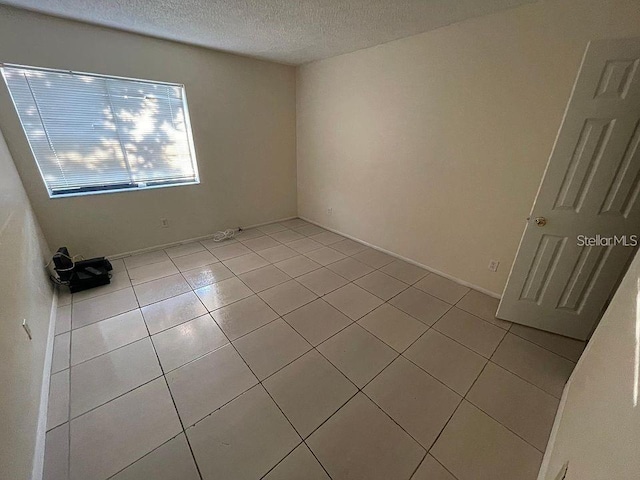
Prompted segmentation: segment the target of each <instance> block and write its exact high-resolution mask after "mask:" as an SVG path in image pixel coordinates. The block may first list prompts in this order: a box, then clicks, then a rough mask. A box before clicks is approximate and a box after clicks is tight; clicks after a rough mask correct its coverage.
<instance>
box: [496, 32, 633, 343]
mask: <svg viewBox="0 0 640 480" xmlns="http://www.w3.org/2000/svg"><path fill="white" fill-rule="evenodd" d="M639 64H640V39H624V40H603V41H595V42H591V43H590V44H589V46H588V47H587V51H586V52H585V55H584V58H583V61H582V65H581V67H580V71H579V74H578V78H577V79H576V82H575V84H574V88H573V92H572V95H571V98H570V100H569V103H568V105H567V108H566V110H565V115H564V119H563V121H562V125H561V127H560V130H559V132H558V135H557V137H556V142H555V145H554V147H553V151H552V153H551V156H550V157H549V162H548V164H547V168H546V170H545V174H544V177H543V180H542V183H541V184H540V188H539V190H538V194H537V197H536V200H535V202H534V205H533V208H532V211H531V216H530V219H529V220H528V222H527V224H526V226H525V230H524V233H523V236H522V240H521V242H520V246H519V248H518V253H517V255H516V259H515V261H514V264H513V266H512V269H511V273H510V275H509V279H508V281H507V286H506V287H505V291H504V294H503V296H502V300H501V302H500V306H499V307H498V313H497V316H498V317H499V318H502V319H505V320H509V321H512V322H516V323H522V324H524V325H529V326H532V327H535V328H540V329H544V330H549V331H552V332H555V333H560V334H562V335H567V336H571V337H575V338H579V339H582V340H584V339H586V338H587V337H588V335H589V334H590V333H591V331H592V330H593V328H594V325H595V324H596V322H597V321H598V319H599V317H600V314H601V313H602V310H603V307H604V306H605V303H606V302H607V300H608V299H609V297H610V295H611V293H612V290H613V289H614V288H615V286H616V284H617V282H618V279H619V278H620V277H621V275H622V273H623V272H624V270H625V268H626V265H627V263H628V261H629V259H630V258H631V255H632V254H633V253H634V251H635V248H634V247H631V246H623V245H613V244H611V242H609V241H608V240H605V241H604V243H603V242H602V241H601V242H599V243H597V244H580V243H579V241H578V240H579V236H584V237H590V238H593V239H595V240H596V241H597V238H598V236H601V237H605V238H606V239H608V238H615V237H617V238H620V239H621V238H622V236H626V240H627V241H628V242H629V243H633V236H634V235H638V234H639V233H640V231H639V230H640V211H639V210H638V208H640V207H639V206H638V203H639V202H638V193H639V191H640V73H639ZM536 217H543V218H544V219H545V221H546V223H544V224H542V225H538V224H536V221H535V219H536Z"/></svg>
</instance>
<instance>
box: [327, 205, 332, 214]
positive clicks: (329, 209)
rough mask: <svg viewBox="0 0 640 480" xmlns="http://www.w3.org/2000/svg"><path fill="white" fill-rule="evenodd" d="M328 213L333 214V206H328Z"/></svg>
mask: <svg viewBox="0 0 640 480" xmlns="http://www.w3.org/2000/svg"><path fill="white" fill-rule="evenodd" d="M327 215H333V208H331V207H329V208H327Z"/></svg>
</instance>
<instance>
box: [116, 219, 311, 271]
mask: <svg viewBox="0 0 640 480" xmlns="http://www.w3.org/2000/svg"><path fill="white" fill-rule="evenodd" d="M294 218H298V217H297V216H293V217H285V218H280V219H278V220H271V221H269V222H263V223H256V224H255V225H247V226H241V227H240V228H242V229H243V230H248V229H249V228H256V227H261V226H263V225H269V224H270V223H278V222H286V221H287V220H293V219H294ZM214 235H215V232H214V233H210V234H208V235H202V236H201V237H194V238H186V239H184V240H179V241H177V242H171V243H164V244H162V245H154V246H152V247H146V248H141V249H139V250H132V251H130V252H124V253H117V254H115V255H108V258H110V259H111V260H118V259H119V258H125V257H130V256H131V255H139V254H141V253H148V252H154V251H156V250H163V249H165V248H170V247H176V246H178V245H182V244H184V243H191V242H199V241H201V240H209V239H210V238H213V236H214Z"/></svg>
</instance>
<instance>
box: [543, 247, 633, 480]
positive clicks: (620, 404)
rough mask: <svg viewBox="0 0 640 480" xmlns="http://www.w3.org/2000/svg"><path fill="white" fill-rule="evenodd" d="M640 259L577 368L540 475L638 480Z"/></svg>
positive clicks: (549, 479)
mask: <svg viewBox="0 0 640 480" xmlns="http://www.w3.org/2000/svg"><path fill="white" fill-rule="evenodd" d="M639 364H640V255H636V257H635V259H634V260H633V262H632V264H631V266H630V267H629V270H628V271H627V273H626V275H625V276H624V278H623V280H622V282H621V284H620V287H619V288H618V290H617V292H616V294H615V296H614V297H613V300H612V301H611V303H610V304H609V307H608V308H607V310H606V312H605V314H604V316H603V317H602V320H601V321H600V324H599V325H598V328H597V329H596V331H595V332H594V334H593V337H591V340H590V341H589V345H588V346H587V348H586V350H585V352H584V353H583V355H582V357H581V358H580V361H579V362H578V365H577V366H576V368H575V370H574V371H573V374H572V375H571V378H570V379H569V382H568V383H567V386H566V387H565V392H564V395H563V399H562V404H561V408H560V410H559V411H558V416H557V418H556V424H555V425H554V430H553V432H552V434H551V439H550V440H549V445H548V447H547V452H546V454H545V458H544V461H543V464H542V468H541V471H540V476H539V479H540V480H555V479H556V478H557V475H558V472H559V471H560V470H561V469H562V468H563V466H564V465H565V464H566V462H568V464H569V465H568V470H567V476H566V477H565V478H566V480H601V479H621V480H622V479H632V478H638V472H640V457H639V456H638V445H639V444H640V392H639V391H638V388H639V386H638V385H639V379H640V373H639V372H640V370H639V369H640V366H639Z"/></svg>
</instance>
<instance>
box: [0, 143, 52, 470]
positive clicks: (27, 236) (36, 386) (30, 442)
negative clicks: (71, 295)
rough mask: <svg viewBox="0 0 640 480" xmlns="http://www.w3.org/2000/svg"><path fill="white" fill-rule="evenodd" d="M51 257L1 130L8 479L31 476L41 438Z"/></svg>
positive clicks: (0, 410) (0, 327) (0, 259)
mask: <svg viewBox="0 0 640 480" xmlns="http://www.w3.org/2000/svg"><path fill="white" fill-rule="evenodd" d="M47 257H49V248H48V246H47V245H46V243H45V241H44V237H43V236H42V233H41V231H40V227H39V226H38V222H37V220H36V218H35V215H34V214H33V211H32V209H31V206H30V205H29V200H28V199H27V195H26V194H25V191H24V188H23V187H22V183H21V182H20V177H19V176H18V172H17V171H16V169H15V166H14V164H13V161H12V159H11V155H10V154H9V151H8V150H7V146H6V143H5V141H4V138H3V137H2V133H1V132H0V425H1V427H0V478H3V479H4V478H6V479H27V478H31V471H32V468H33V461H34V451H35V448H36V441H37V439H38V438H39V437H38V415H39V413H40V400H41V398H40V394H41V391H42V382H43V372H44V369H43V366H44V364H45V355H46V350H47V339H48V333H49V327H50V318H51V307H52V299H53V296H52V293H53V292H52V288H51V284H50V282H49V280H48V278H47V275H46V273H45V269H44V265H45V263H46V262H47ZM23 319H27V322H28V323H29V325H30V327H31V331H32V335H33V340H29V339H28V337H27V335H26V334H25V331H24V330H23V329H22V320H23ZM40 433H41V434H44V432H40ZM40 439H41V440H42V439H43V437H40ZM42 446H43V445H39V447H40V448H42ZM40 453H41V452H40ZM40 460H41V459H40Z"/></svg>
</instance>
